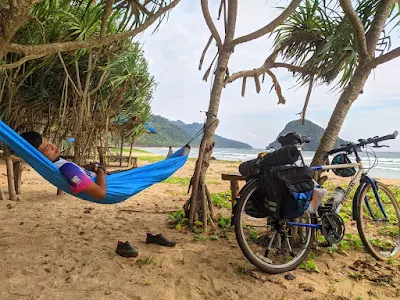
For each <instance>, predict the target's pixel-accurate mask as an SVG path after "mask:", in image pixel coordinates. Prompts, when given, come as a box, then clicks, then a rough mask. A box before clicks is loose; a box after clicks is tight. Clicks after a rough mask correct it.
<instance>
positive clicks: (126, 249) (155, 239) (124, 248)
mask: <svg viewBox="0 0 400 300" xmlns="http://www.w3.org/2000/svg"><path fill="white" fill-rule="evenodd" d="M146 243H147V244H158V245H161V246H166V247H174V246H175V245H176V242H174V241H169V240H168V239H167V238H166V237H164V236H163V235H162V234H161V233H160V234H154V235H153V234H151V233H147V237H146ZM115 252H116V253H117V254H118V255H121V256H123V257H137V256H138V254H139V252H138V251H137V250H136V249H134V248H133V247H132V246H131V245H130V244H129V242H128V241H126V242H125V243H123V242H121V241H118V245H117V250H116V251H115Z"/></svg>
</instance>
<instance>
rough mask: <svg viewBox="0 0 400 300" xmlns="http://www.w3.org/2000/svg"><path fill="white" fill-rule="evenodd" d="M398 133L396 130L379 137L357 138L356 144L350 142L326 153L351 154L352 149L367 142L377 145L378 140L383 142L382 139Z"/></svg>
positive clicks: (394, 136) (390, 138) (395, 135)
mask: <svg viewBox="0 0 400 300" xmlns="http://www.w3.org/2000/svg"><path fill="white" fill-rule="evenodd" d="M398 134H399V133H398V131H397V130H396V131H395V132H393V133H392V134H388V135H385V136H381V137H378V136H376V137H373V138H368V139H359V140H358V141H359V143H358V144H355V143H350V144H347V145H342V146H343V147H340V148H336V149H332V150H331V151H329V152H328V154H329V155H332V154H335V153H338V152H347V153H348V154H351V153H352V152H353V151H354V149H355V148H357V147H363V146H365V145H368V144H374V145H375V146H378V143H379V142H383V141H387V140H394V139H395V138H396V137H397V135H398Z"/></svg>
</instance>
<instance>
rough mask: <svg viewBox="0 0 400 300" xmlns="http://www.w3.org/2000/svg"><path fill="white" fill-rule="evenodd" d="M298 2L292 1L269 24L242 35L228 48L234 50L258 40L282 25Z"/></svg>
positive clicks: (296, 0) (298, 0) (297, 0)
mask: <svg viewBox="0 0 400 300" xmlns="http://www.w3.org/2000/svg"><path fill="white" fill-rule="evenodd" d="M300 2H301V0H292V2H290V4H289V6H288V7H287V8H286V9H285V10H284V11H283V12H282V13H281V14H280V15H279V16H278V17H277V18H276V19H275V20H273V21H272V22H271V23H269V24H268V25H266V26H264V27H262V28H260V29H259V30H257V31H254V32H252V33H250V34H247V35H244V36H241V37H238V38H236V39H234V40H233V41H232V42H231V43H230V44H229V47H231V48H234V47H235V46H236V45H239V44H242V43H246V42H249V41H251V40H255V39H258V38H260V37H262V36H264V35H266V34H267V33H270V32H272V31H273V30H274V29H275V28H276V27H277V26H279V25H280V24H282V22H283V21H285V20H286V19H287V18H288V17H289V16H290V15H291V14H292V13H293V12H294V11H295V9H296V8H297V6H299V4H300Z"/></svg>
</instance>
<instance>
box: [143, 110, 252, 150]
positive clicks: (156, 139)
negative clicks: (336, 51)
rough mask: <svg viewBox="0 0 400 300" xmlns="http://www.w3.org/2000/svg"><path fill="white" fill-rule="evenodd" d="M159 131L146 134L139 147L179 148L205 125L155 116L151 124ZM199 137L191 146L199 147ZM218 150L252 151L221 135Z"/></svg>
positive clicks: (216, 139)
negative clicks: (239, 149) (243, 149)
mask: <svg viewBox="0 0 400 300" xmlns="http://www.w3.org/2000/svg"><path fill="white" fill-rule="evenodd" d="M149 123H150V124H151V126H152V127H153V128H154V129H155V130H156V131H157V134H144V135H143V136H141V137H140V138H139V139H138V140H137V142H136V145H137V146H142V147H168V146H173V147H179V146H182V145H184V144H186V143H187V142H188V141H189V140H190V139H191V138H192V137H193V136H194V135H195V134H196V133H197V132H198V131H199V130H200V129H201V128H202V127H203V124H199V123H192V124H185V123H183V122H182V121H170V120H168V119H166V118H164V117H161V116H157V115H153V116H152V117H151V121H150V122H149ZM201 137H202V135H201V136H200V137H198V138H197V139H195V140H194V141H193V142H191V145H192V146H194V147H198V146H199V145H200V142H201ZM215 147H216V148H246V149H251V148H252V147H251V146H250V145H249V144H246V143H242V142H238V141H234V140H230V139H227V138H224V137H221V136H219V135H215Z"/></svg>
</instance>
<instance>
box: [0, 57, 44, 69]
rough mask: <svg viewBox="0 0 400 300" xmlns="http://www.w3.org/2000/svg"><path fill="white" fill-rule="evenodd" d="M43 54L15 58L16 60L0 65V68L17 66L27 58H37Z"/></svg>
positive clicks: (27, 59)
mask: <svg viewBox="0 0 400 300" xmlns="http://www.w3.org/2000/svg"><path fill="white" fill-rule="evenodd" d="M43 56H45V55H44V54H43V55H42V54H38V55H31V56H25V57H23V58H21V59H20V60H17V61H16V62H13V63H11V64H4V65H0V70H5V69H13V68H17V67H19V66H21V65H22V64H24V63H26V62H27V61H29V60H33V59H38V58H41V57H43Z"/></svg>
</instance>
